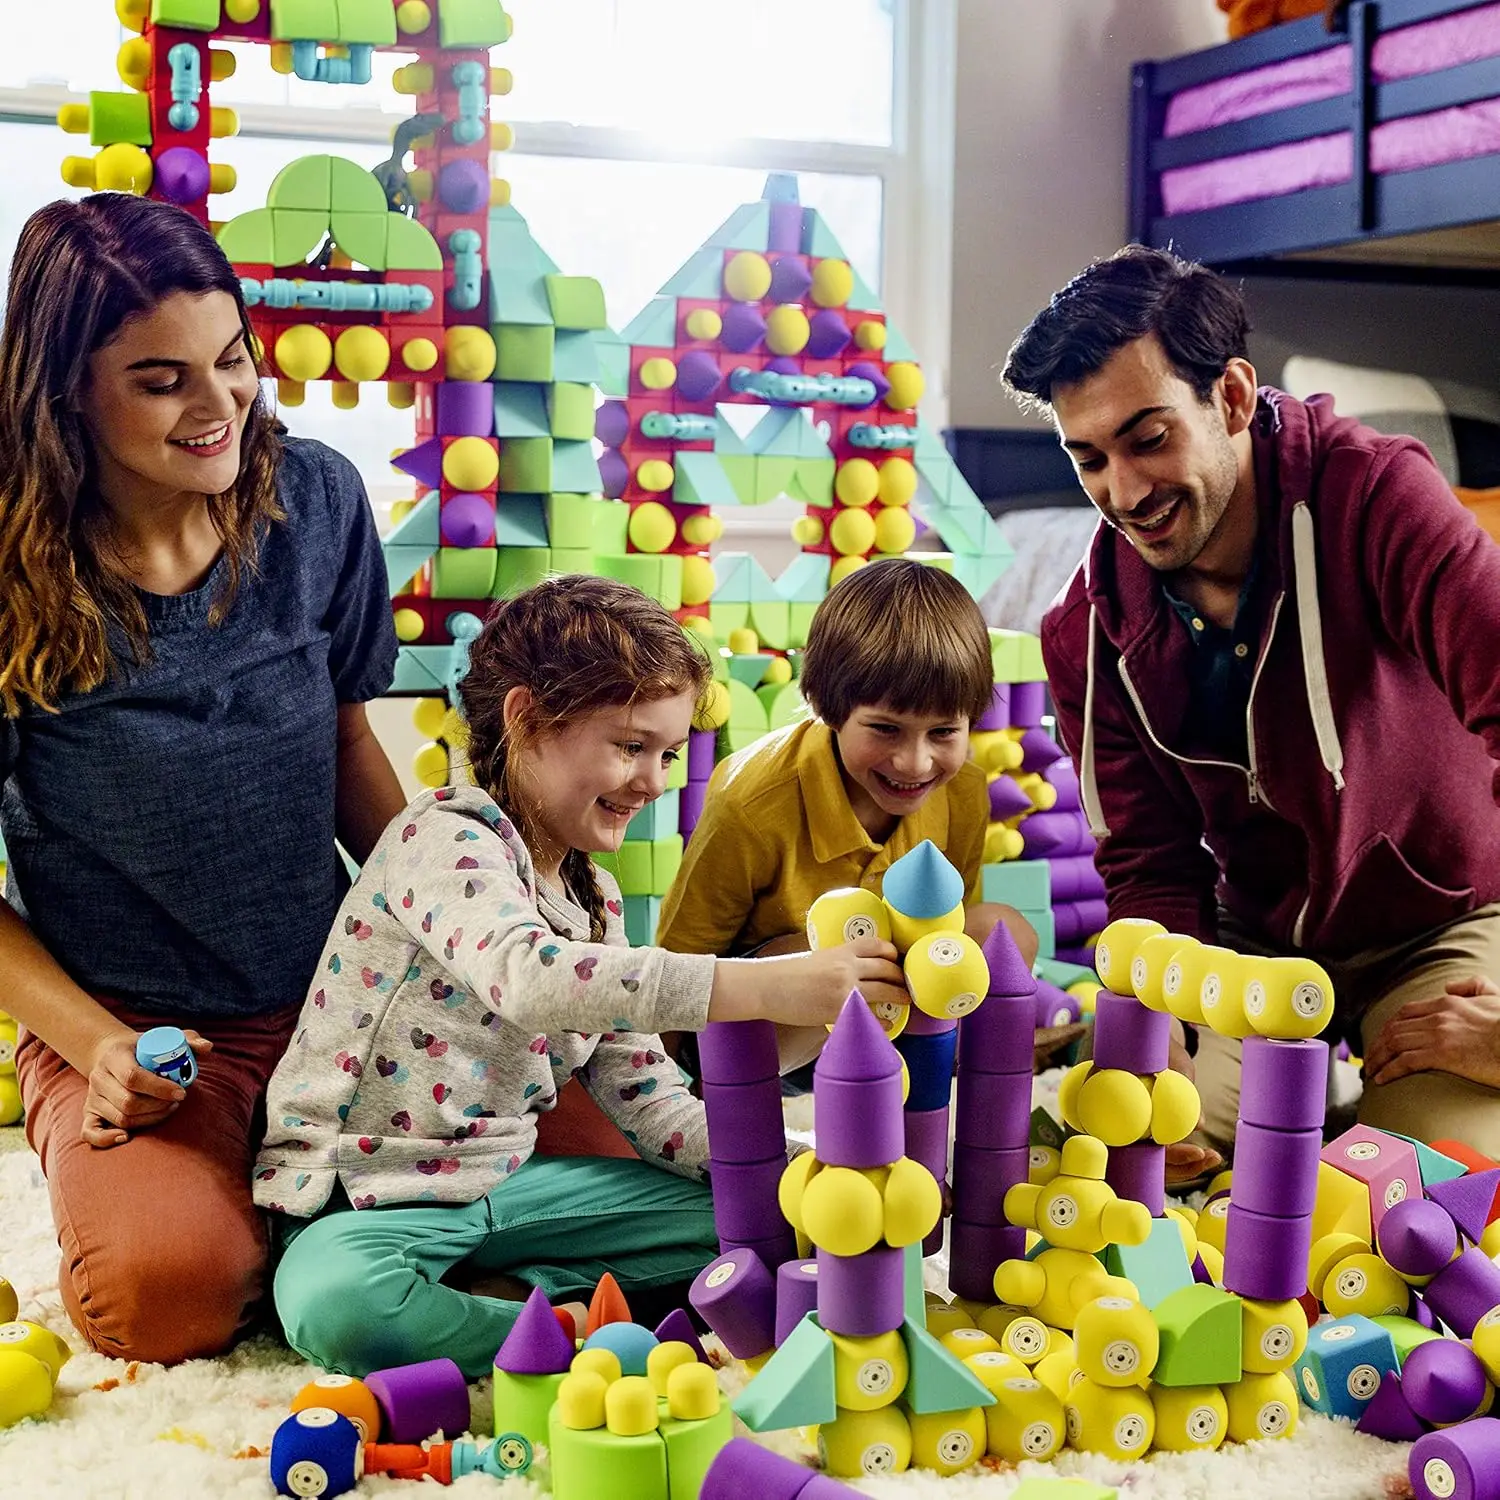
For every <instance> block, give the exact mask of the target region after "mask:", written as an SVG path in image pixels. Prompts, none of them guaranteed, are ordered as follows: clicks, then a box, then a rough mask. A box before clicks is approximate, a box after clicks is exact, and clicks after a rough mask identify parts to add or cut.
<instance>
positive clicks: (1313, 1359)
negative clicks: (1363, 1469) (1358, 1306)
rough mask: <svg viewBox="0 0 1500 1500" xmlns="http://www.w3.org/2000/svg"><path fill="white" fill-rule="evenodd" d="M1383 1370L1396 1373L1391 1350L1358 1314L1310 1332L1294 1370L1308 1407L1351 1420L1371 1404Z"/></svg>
mask: <svg viewBox="0 0 1500 1500" xmlns="http://www.w3.org/2000/svg"><path fill="white" fill-rule="evenodd" d="M1387 1372H1389V1373H1391V1374H1396V1373H1397V1363H1396V1346H1395V1345H1394V1344H1393V1343H1392V1341H1391V1336H1390V1334H1389V1333H1388V1332H1387V1331H1386V1330H1385V1329H1384V1328H1382V1327H1380V1325H1379V1324H1377V1323H1374V1322H1372V1321H1371V1320H1370V1319H1369V1318H1366V1317H1364V1316H1362V1315H1361V1314H1359V1313H1354V1314H1351V1315H1350V1316H1349V1317H1346V1318H1335V1319H1332V1320H1331V1321H1328V1322H1323V1323H1319V1324H1318V1325H1317V1326H1316V1327H1315V1328H1313V1329H1311V1330H1309V1332H1308V1336H1307V1347H1306V1348H1305V1349H1304V1350H1303V1351H1302V1354H1301V1356H1300V1357H1299V1359H1298V1360H1297V1363H1296V1366H1295V1367H1294V1376H1295V1379H1296V1382H1297V1385H1298V1386H1299V1388H1300V1392H1301V1396H1302V1399H1303V1401H1304V1402H1306V1404H1307V1405H1308V1406H1310V1407H1312V1408H1313V1409H1314V1410H1315V1411H1321V1412H1323V1413H1325V1414H1326V1415H1328V1416H1330V1417H1350V1418H1352V1419H1354V1420H1355V1421H1358V1420H1359V1418H1360V1416H1361V1415H1362V1414H1363V1412H1364V1409H1365V1407H1366V1406H1368V1405H1369V1404H1370V1402H1371V1401H1372V1400H1374V1398H1375V1395H1376V1393H1377V1392H1378V1391H1379V1389H1380V1382H1381V1378H1382V1376H1384V1375H1385V1374H1386V1373H1387Z"/></svg>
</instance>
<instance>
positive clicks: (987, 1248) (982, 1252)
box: [948, 1213, 1026, 1303]
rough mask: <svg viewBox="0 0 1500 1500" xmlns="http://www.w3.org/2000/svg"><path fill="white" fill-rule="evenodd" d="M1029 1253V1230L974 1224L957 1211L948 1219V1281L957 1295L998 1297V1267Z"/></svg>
mask: <svg viewBox="0 0 1500 1500" xmlns="http://www.w3.org/2000/svg"><path fill="white" fill-rule="evenodd" d="M1025 1253H1026V1231H1025V1230H1024V1229H1018V1228H1017V1227H1016V1226H1015V1225H1014V1224H971V1223H969V1222H968V1221H967V1220H964V1219H960V1218H959V1217H958V1215H957V1214H956V1213H955V1215H954V1216H953V1218H952V1219H951V1220H949V1223H948V1285H949V1286H950V1287H951V1288H952V1290H953V1295H954V1296H955V1297H965V1298H967V1299H968V1300H970V1301H972V1302H985V1303H989V1302H993V1301H994V1300H995V1270H996V1268H997V1267H998V1266H999V1265H1000V1262H1001V1261H1005V1260H1018V1259H1020V1257H1021V1256H1023V1255H1024V1254H1025Z"/></svg>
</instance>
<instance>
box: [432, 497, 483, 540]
mask: <svg viewBox="0 0 1500 1500" xmlns="http://www.w3.org/2000/svg"><path fill="white" fill-rule="evenodd" d="M438 527H439V529H440V530H441V532H442V537H443V541H444V542H445V543H446V544H447V545H448V546H450V547H488V546H491V545H493V543H494V540H495V497H494V496H493V495H476V494H472V493H471V492H469V491H467V490H465V491H463V492H462V493H460V494H457V495H450V496H449V497H448V498H447V499H446V500H445V501H443V508H442V509H441V510H440V511H439V512H438Z"/></svg>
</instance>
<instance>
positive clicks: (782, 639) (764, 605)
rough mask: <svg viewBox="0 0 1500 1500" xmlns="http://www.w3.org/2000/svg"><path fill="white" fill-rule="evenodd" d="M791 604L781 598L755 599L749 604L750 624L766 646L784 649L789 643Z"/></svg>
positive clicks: (779, 649)
mask: <svg viewBox="0 0 1500 1500" xmlns="http://www.w3.org/2000/svg"><path fill="white" fill-rule="evenodd" d="M791 614H792V610H791V605H789V604H787V603H786V602H785V600H782V599H756V600H754V601H753V602H752V603H751V605H750V625H751V628H752V629H753V630H754V631H755V633H756V634H757V635H758V636H759V637H760V638H761V640H762V641H763V642H764V643H765V644H766V645H767V646H774V647H775V648H776V650H778V651H785V650H786V649H787V648H788V647H789V646H790V645H791V641H790V639H789V637H790V635H791Z"/></svg>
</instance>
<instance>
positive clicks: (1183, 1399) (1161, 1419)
mask: <svg viewBox="0 0 1500 1500" xmlns="http://www.w3.org/2000/svg"><path fill="white" fill-rule="evenodd" d="M1151 1405H1152V1407H1153V1408H1154V1409H1155V1411H1156V1436H1155V1438H1154V1440H1153V1442H1154V1445H1155V1447H1156V1448H1158V1449H1160V1450H1161V1451H1163V1452H1166V1453H1211V1452H1212V1451H1213V1450H1214V1449H1215V1448H1217V1447H1218V1446H1219V1445H1220V1444H1221V1443H1223V1441H1224V1440H1225V1438H1227V1437H1228V1436H1229V1404H1228V1402H1226V1401H1225V1399H1224V1392H1223V1391H1221V1390H1220V1389H1219V1388H1218V1386H1216V1385H1179V1386H1165V1385H1154V1386H1152V1387H1151Z"/></svg>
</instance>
